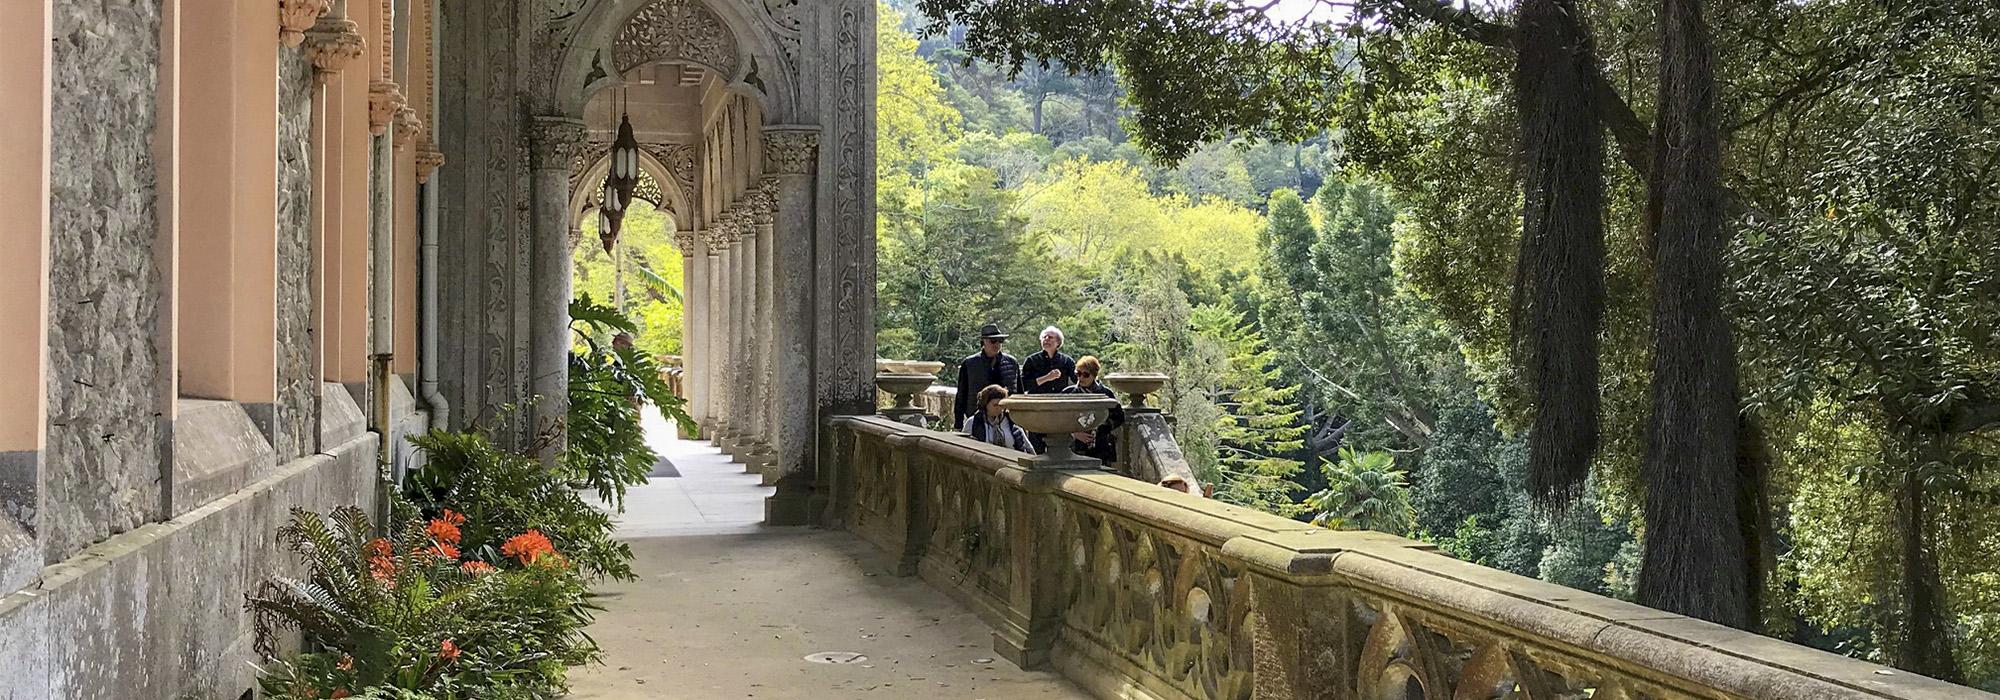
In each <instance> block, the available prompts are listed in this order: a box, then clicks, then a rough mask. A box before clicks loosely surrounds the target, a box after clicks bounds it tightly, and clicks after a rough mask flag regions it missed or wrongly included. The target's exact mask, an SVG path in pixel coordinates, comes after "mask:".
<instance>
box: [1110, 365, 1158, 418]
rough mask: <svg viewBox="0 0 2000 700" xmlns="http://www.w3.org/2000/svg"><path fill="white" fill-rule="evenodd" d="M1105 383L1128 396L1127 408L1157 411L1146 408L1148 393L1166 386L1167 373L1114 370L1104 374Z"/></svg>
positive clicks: (1113, 389) (1155, 391)
mask: <svg viewBox="0 0 2000 700" xmlns="http://www.w3.org/2000/svg"><path fill="white" fill-rule="evenodd" d="M1103 381H1104V385H1105V386H1108V387H1111V390H1112V391H1116V392H1118V393H1120V394H1124V395H1125V396H1126V402H1125V410H1128V411H1130V410H1139V411H1156V410H1159V409H1153V408H1146V395H1147V394H1153V393H1157V392H1159V390H1161V389H1163V388H1166V386H1167V375H1164V374H1159V373H1157V372H1114V373H1111V374H1107V375H1104V379H1103Z"/></svg>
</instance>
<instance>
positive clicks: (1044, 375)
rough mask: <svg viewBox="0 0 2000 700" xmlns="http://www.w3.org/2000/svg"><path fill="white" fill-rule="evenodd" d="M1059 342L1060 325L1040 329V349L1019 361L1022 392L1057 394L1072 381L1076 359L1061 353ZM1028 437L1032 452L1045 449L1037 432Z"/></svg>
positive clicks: (1045, 446) (1074, 381) (1061, 336)
mask: <svg viewBox="0 0 2000 700" xmlns="http://www.w3.org/2000/svg"><path fill="white" fill-rule="evenodd" d="M1062 346H1063V332H1062V329H1061V328H1057V327H1055V326H1049V327H1048V328H1044V329H1042V351H1041V352H1038V353H1035V354H1033V355H1029V356H1028V359H1026V360H1024V361H1022V362H1021V392H1022V393H1024V394H1060V393H1062V392H1063V390H1064V389H1068V388H1070V386H1071V385H1073V384H1075V383H1076V360H1075V359H1074V358H1071V357H1070V356H1068V355H1065V354H1063V352H1062ZM1028 441H1029V442H1032V443H1034V444H1035V452H1036V453H1041V452H1044V451H1047V449H1048V444H1047V443H1046V442H1045V441H1044V440H1043V435H1042V434H1041V433H1028Z"/></svg>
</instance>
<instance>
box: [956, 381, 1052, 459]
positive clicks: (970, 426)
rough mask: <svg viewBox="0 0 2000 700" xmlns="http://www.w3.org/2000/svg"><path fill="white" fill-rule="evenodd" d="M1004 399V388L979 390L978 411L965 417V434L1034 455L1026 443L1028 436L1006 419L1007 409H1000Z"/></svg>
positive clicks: (1030, 446)
mask: <svg viewBox="0 0 2000 700" xmlns="http://www.w3.org/2000/svg"><path fill="white" fill-rule="evenodd" d="M1004 398H1007V388H1006V387H1003V386H1000V385H998V384H992V385H988V386H987V387H986V388H984V389H980V390H979V410H978V411H977V412H974V413H973V414H972V415H970V416H967V417H966V419H965V432H966V433H967V434H970V435H971V436H972V439H974V440H978V441H980V442H984V443H987V444H990V445H999V446H1001V447H1005V448H1007V449H1010V450H1020V451H1022V452H1026V453H1028V454H1034V453H1035V446H1034V445H1032V444H1030V443H1029V442H1028V434H1027V433H1026V432H1023V431H1022V430H1021V426H1018V425H1015V424H1014V419H1012V418H1008V417H1007V409H1004V408H1001V407H1000V400H1001V399H1004Z"/></svg>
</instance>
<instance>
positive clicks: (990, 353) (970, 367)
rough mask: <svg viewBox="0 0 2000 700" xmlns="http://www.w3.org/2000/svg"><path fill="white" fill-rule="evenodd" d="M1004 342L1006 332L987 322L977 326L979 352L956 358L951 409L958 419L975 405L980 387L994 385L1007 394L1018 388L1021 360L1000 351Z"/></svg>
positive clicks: (1019, 386) (967, 414) (1018, 389)
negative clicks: (954, 399)
mask: <svg viewBox="0 0 2000 700" xmlns="http://www.w3.org/2000/svg"><path fill="white" fill-rule="evenodd" d="M1006 342H1007V334H1006V333H1002V332H1000V326H999V325H996V324H992V323H988V324H986V326H985V327H984V328H981V329H979V353H978V354H976V355H973V356H971V357H968V358H965V359H963V360H960V361H959V363H958V402H957V404H956V409H955V410H956V411H957V413H956V414H955V415H956V416H957V417H958V418H959V419H964V418H965V417H966V416H970V415H972V412H973V411H975V410H977V409H978V407H979V391H980V390H981V389H985V388H986V387H989V386H995V385H997V386H1000V387H1003V388H1005V389H1006V390H1007V393H1010V394H1013V393H1019V392H1020V391H1021V363H1020V362H1019V361H1017V360H1015V359H1014V356H1013V355H1009V354H1007V353H1004V352H1001V351H1000V346H1001V345H1004V344H1005V343H1006Z"/></svg>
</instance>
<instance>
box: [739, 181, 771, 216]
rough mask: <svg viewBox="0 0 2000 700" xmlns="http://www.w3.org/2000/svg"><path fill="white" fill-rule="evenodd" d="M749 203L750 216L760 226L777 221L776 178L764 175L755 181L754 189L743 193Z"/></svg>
mask: <svg viewBox="0 0 2000 700" xmlns="http://www.w3.org/2000/svg"><path fill="white" fill-rule="evenodd" d="M744 199H746V200H748V201H749V203H750V217H751V220H753V221H755V222H756V224H757V225H758V226H760V227H762V226H770V225H773V224H775V223H777V219H778V178H775V177H765V178H763V179H761V180H758V181H757V187H756V189H753V190H750V193H749V194H746V195H744Z"/></svg>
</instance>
